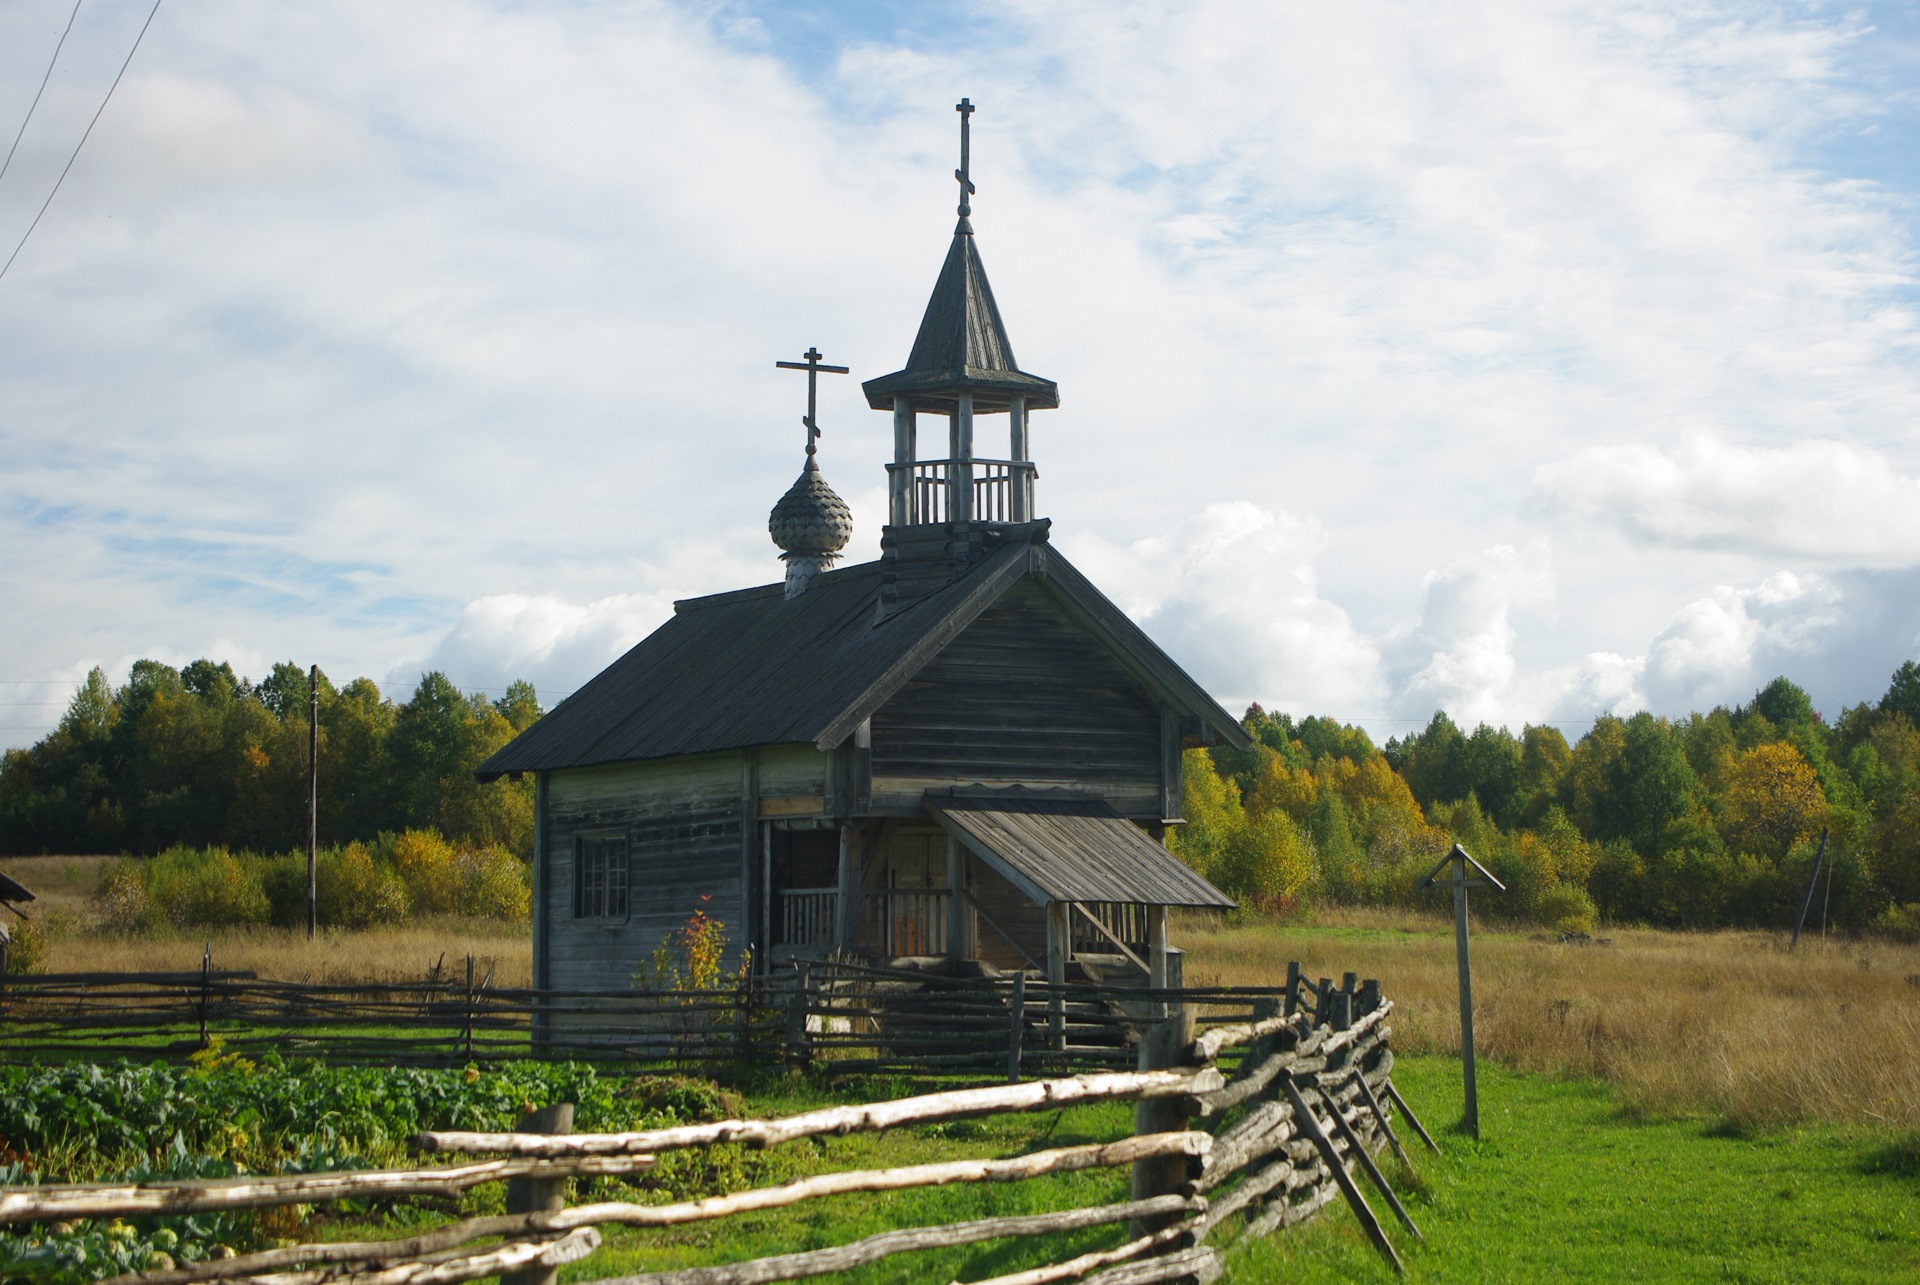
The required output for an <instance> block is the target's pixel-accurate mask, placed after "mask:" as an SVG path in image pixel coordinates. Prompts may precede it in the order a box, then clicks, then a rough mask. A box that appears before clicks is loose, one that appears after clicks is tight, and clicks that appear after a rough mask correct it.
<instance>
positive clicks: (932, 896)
mask: <svg viewBox="0 0 1920 1285" xmlns="http://www.w3.org/2000/svg"><path fill="white" fill-rule="evenodd" d="M948 895H949V894H947V893H946V892H943V891H939V890H936V889H920V888H888V889H883V890H876V891H870V892H868V893H867V894H866V896H865V898H864V899H863V901H864V904H863V905H862V907H861V915H860V923H859V925H858V927H859V934H858V938H859V940H858V944H859V945H860V946H861V947H862V948H864V949H866V950H870V951H873V952H874V953H875V954H877V955H888V956H900V955H944V954H946V953H947V897H948Z"/></svg>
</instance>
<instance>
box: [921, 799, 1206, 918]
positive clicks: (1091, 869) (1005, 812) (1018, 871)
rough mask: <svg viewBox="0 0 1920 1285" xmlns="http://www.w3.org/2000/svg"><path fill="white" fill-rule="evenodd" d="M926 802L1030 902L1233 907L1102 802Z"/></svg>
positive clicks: (950, 829) (963, 842)
mask: <svg viewBox="0 0 1920 1285" xmlns="http://www.w3.org/2000/svg"><path fill="white" fill-rule="evenodd" d="M926 805H927V810H928V812H930V813H931V814H932V815H933V817H934V818H935V819H936V820H938V821H939V822H940V824H941V825H942V826H943V827H945V828H946V831H947V833H949V834H951V835H952V836H953V837H954V838H955V839H957V840H958V841H959V842H960V844H961V846H962V847H964V848H966V849H967V851H969V852H971V853H973V854H974V855H975V856H977V857H979V858H980V860H982V861H984V862H985V863H986V864H987V865H988V866H990V867H992V868H993V869H994V870H995V871H997V872H998V873H999V874H1000V875H1001V876H1002V877H1003V878H1005V879H1006V880H1007V881H1008V882H1009V883H1011V884H1012V885H1013V886H1014V887H1016V888H1018V889H1019V890H1020V891H1021V892H1022V893H1024V894H1025V895H1026V896H1028V897H1030V898H1032V900H1033V901H1034V903H1035V904H1036V905H1042V906H1044V905H1048V904H1052V903H1059V902H1066V903H1073V902H1079V903H1081V904H1086V903H1089V902H1097V901H1107V902H1135V903H1139V904H1144V905H1149V906H1193V907H1198V908H1200V909H1204V910H1231V909H1233V907H1234V902H1233V900H1232V898H1230V897H1228V896H1227V895H1226V894H1225V893H1223V892H1221V891H1220V890H1219V889H1218V888H1216V887H1214V886H1213V885H1212V884H1210V883H1208V882H1207V881H1206V880H1205V879H1202V878H1201V877H1200V876H1199V875H1197V874H1195V873H1194V872H1193V871H1192V870H1191V869H1189V868H1188V867H1187V866H1186V865H1185V864H1184V863H1182V862H1181V861H1180V859H1179V858H1177V857H1175V856H1174V855H1173V854H1172V853H1170V852H1168V851H1167V850H1166V849H1165V848H1163V847H1161V846H1160V845H1159V844H1157V843H1155V842H1154V841H1153V840H1152V839H1150V838H1148V837H1147V836H1146V834H1145V833H1144V832H1142V831H1141V829H1140V827H1138V826H1136V825H1134V824H1133V823H1132V822H1131V821H1129V820H1127V819H1126V818H1125V817H1123V816H1121V815H1120V814H1119V813H1117V812H1115V811H1114V810H1113V809H1112V808H1110V807H1108V806H1107V805H1106V804H1104V803H1100V802H1097V801H1086V800H1073V801H1067V800H1054V799H1007V798H979V799H968V798H933V797H930V798H928V799H927V801H926Z"/></svg>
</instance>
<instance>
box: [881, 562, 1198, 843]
mask: <svg viewBox="0 0 1920 1285" xmlns="http://www.w3.org/2000/svg"><path fill="white" fill-rule="evenodd" d="M872 755H873V757H872V762H873V802H874V806H875V809H876V810H879V811H901V810H908V809H914V808H917V807H918V806H919V800H920V798H921V796H922V794H923V793H924V792H925V791H926V790H928V789H938V788H941V787H944V786H948V785H967V784H971V783H974V782H979V783H982V784H986V785H1011V784H1031V785H1038V786H1043V787H1044V786H1050V785H1058V786H1069V787H1074V788H1079V789H1085V790H1090V791H1094V792H1097V793H1098V794H1099V795H1101V796H1102V797H1104V798H1105V799H1107V800H1108V801H1109V802H1110V803H1112V804H1113V805H1114V806H1115V807H1116V808H1118V809H1119V810H1120V811H1121V812H1122V813H1124V814H1125V815H1128V816H1133V817H1150V818H1153V819H1156V820H1157V819H1158V818H1159V817H1160V816H1161V815H1162V790H1163V779H1162V773H1163V753H1162V727H1161V716H1160V710H1159V708H1158V707H1157V705H1156V704H1155V703H1154V702H1153V701H1152V700H1151V699H1150V698H1149V697H1148V695H1147V693H1146V692H1144V691H1143V690H1142V689H1141V688H1140V686H1139V684H1138V683H1137V682H1136V681H1135V680H1134V679H1133V677H1132V676H1131V675H1129V674H1128V673H1127V672H1126V670H1124V669H1123V668H1121V666H1120V665H1119V664H1118V663H1117V662H1116V661H1114V660H1113V658H1112V657H1111V656H1110V655H1109V654H1108V653H1107V651H1106V649H1105V648H1103V647H1101V646H1100V645H1099V644H1097V643H1095V642H1094V641H1093V640H1092V638H1090V637H1089V636H1088V635H1087V634H1085V633H1083V632H1082V631H1081V630H1080V629H1079V628H1078V627H1077V626H1076V625H1074V624H1073V623H1072V622H1071V621H1070V620H1068V619H1067V618H1066V616H1065V615H1064V613H1062V612H1061V611H1060V609H1059V608H1058V607H1057V606H1055V605H1054V604H1053V602H1052V600H1051V599H1049V598H1048V597H1047V596H1046V594H1045V593H1044V592H1043V591H1041V590H1040V589H1038V588H1037V587H1035V586H1033V585H1030V584H1022V585H1018V586H1016V587H1015V588H1014V589H1013V590H1011V591H1010V592H1008V594H1007V595H1006V596H1005V597H1004V598H1003V599H1002V600H1001V601H1000V602H999V603H998V604H996V605H995V606H994V607H993V608H992V609H990V610H988V611H987V612H985V613H984V614H982V615H981V616H980V618H979V619H978V620H976V621H974V623H973V624H972V625H970V626H968V627H967V629H966V630H965V631H963V632H962V633H961V634H960V636H959V637H957V638H955V639H954V640H953V642H951V643H950V644H948V645H947V647H946V648H945V649H944V650H943V651H942V652H941V653H940V654H939V655H938V656H937V657H935V658H934V659H933V660H932V661H931V662H930V663H929V664H928V665H927V666H926V667H925V668H924V669H922V670H921V671H920V673H919V674H917V675H916V676H915V677H914V678H913V680H912V681H911V682H909V683H908V684H907V685H906V686H905V687H904V688H903V689H902V690H901V691H900V692H899V693H898V694H896V695H895V696H894V698H893V699H892V700H890V701H888V702H887V703H886V705H884V706H882V707H881V709H880V710H879V711H878V712H877V713H875V714H874V716H873V751H872Z"/></svg>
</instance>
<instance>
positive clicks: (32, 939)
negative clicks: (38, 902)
mask: <svg viewBox="0 0 1920 1285" xmlns="http://www.w3.org/2000/svg"><path fill="white" fill-rule="evenodd" d="M9 931H10V933H11V940H5V939H0V958H4V959H5V961H6V971H7V972H9V973H14V974H16V975H18V974H24V973H44V972H46V971H47V935H46V932H45V930H44V929H42V928H41V926H40V925H39V924H38V923H36V922H35V921H33V920H31V919H22V920H19V921H18V922H16V923H15V924H14V925H13V927H12V929H11V930H9Z"/></svg>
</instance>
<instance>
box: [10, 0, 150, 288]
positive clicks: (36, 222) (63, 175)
mask: <svg viewBox="0 0 1920 1285" xmlns="http://www.w3.org/2000/svg"><path fill="white" fill-rule="evenodd" d="M160 4H161V0H153V8H151V9H149V10H148V11H147V20H146V21H145V22H143V23H141V24H140V34H139V35H137V36H135V37H134V38H133V48H131V49H129V50H127V60H126V61H125V62H123V63H121V64H120V70H119V71H118V72H117V73H116V74H115V75H114V78H113V83H112V84H111V85H108V86H107V96H106V97H105V98H102V99H101V100H100V109H99V111H96V112H94V114H93V119H92V120H90V121H88V122H87V129H86V132H85V133H83V134H81V135H80V141H79V142H78V143H75V144H74V145H73V155H72V156H69V157H68V158H67V167H66V169H63V170H61V171H60V177H59V178H57V179H55V180H54V181H53V191H51V192H49V193H47V199H46V200H45V201H44V202H42V203H41V206H40V213H39V214H36V215H34V216H33V222H31V223H29V224H28V225H27V231H26V235H25V236H22V237H21V238H20V244H19V245H16V246H14V247H13V253H12V254H10V255H8V256H7V261H6V263H5V265H4V266H0V281H4V280H5V279H6V276H7V269H8V268H11V267H12V266H13V261H14V260H15V259H17V258H19V257H20V252H21V251H22V250H24V249H26V248H27V238H28V237H31V236H32V235H33V230H34V229H35V228H37V227H39V226H40V220H41V218H42V217H43V216H44V215H45V214H46V212H47V207H48V206H50V205H52V204H53V198H54V197H56V196H58V195H60V185H61V184H62V183H64V182H66V181H67V174H68V172H69V171H71V170H72V169H73V163H74V162H75V161H77V160H79V159H80V149H81V148H83V147H85V146H86V145H87V139H89V138H91V137H92V136H93V127H94V126H95V125H98V124H99V123H100V116H101V113H102V112H105V111H106V110H107V104H108V103H110V102H112V101H113V91H114V90H116V89H118V88H120V77H121V76H124V75H126V74H127V68H128V67H130V66H131V65H132V64H133V56H134V54H136V53H138V52H139V51H140V42H141V41H142V40H145V39H146V38H147V28H148V27H151V26H152V25H153V16H154V15H155V14H157V13H159V12H160ZM75 9H76V12H77V11H78V6H75ZM62 39H63V40H64V39H65V37H62ZM22 128H24V126H23V127H22Z"/></svg>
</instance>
